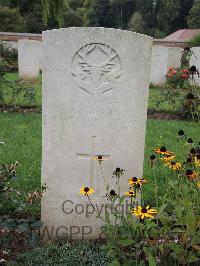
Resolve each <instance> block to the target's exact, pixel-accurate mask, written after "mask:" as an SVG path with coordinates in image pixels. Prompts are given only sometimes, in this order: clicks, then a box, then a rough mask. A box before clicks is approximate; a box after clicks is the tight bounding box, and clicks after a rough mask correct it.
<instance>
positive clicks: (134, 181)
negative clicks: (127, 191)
mask: <svg viewBox="0 0 200 266" xmlns="http://www.w3.org/2000/svg"><path fill="white" fill-rule="evenodd" d="M128 183H129V185H130V186H134V185H142V184H144V183H147V181H146V180H145V179H143V178H137V177H131V178H129V179H128Z"/></svg>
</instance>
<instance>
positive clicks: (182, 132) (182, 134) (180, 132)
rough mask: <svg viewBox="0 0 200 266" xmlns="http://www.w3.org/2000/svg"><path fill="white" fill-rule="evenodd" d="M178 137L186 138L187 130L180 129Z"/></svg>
mask: <svg viewBox="0 0 200 266" xmlns="http://www.w3.org/2000/svg"><path fill="white" fill-rule="evenodd" d="M177 137H178V138H186V135H185V132H184V131H183V129H180V130H179V131H178V135H177Z"/></svg>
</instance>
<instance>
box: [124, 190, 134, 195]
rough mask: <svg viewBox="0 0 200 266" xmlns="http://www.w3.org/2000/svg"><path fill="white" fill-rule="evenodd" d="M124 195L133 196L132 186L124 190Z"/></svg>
mask: <svg viewBox="0 0 200 266" xmlns="http://www.w3.org/2000/svg"><path fill="white" fill-rule="evenodd" d="M124 195H125V196H126V197H133V196H134V195H135V192H134V191H133V189H132V188H130V189H129V191H127V192H125V193H124Z"/></svg>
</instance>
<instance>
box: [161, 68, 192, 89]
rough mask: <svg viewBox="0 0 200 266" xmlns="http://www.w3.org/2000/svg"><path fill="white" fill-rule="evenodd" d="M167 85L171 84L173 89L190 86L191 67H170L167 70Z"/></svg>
mask: <svg viewBox="0 0 200 266" xmlns="http://www.w3.org/2000/svg"><path fill="white" fill-rule="evenodd" d="M166 77H167V82H166V85H169V86H171V87H172V88H173V89H180V88H182V89H183V88H188V87H190V83H189V81H188V79H189V69H187V68H172V67H170V68H169V69H168V72H167V75H166Z"/></svg>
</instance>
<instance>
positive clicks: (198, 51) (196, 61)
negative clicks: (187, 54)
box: [190, 47, 200, 85]
mask: <svg viewBox="0 0 200 266" xmlns="http://www.w3.org/2000/svg"><path fill="white" fill-rule="evenodd" d="M192 52H193V53H194V54H193V55H192V57H191V61H190V66H193V65H194V66H196V67H197V68H198V70H199V72H200V47H193V48H192ZM195 83H196V84H197V85H200V78H198V77H197V76H195Z"/></svg>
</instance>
